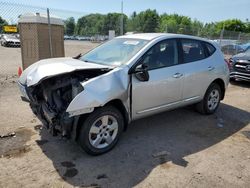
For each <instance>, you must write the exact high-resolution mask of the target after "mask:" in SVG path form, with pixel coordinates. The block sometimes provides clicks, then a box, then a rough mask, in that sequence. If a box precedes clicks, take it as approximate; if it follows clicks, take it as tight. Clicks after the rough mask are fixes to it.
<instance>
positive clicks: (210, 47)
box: [205, 42, 216, 56]
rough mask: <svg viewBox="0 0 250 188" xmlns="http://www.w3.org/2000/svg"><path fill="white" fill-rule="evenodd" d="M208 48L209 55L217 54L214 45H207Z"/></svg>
mask: <svg viewBox="0 0 250 188" xmlns="http://www.w3.org/2000/svg"><path fill="white" fill-rule="evenodd" d="M205 45H206V47H207V51H208V55H209V56H210V55H212V54H213V53H214V52H215V50H216V49H215V47H214V46H213V45H212V44H209V43H207V42H206V43H205Z"/></svg>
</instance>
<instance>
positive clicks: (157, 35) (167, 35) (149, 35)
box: [117, 33, 211, 42]
mask: <svg viewBox="0 0 250 188" xmlns="http://www.w3.org/2000/svg"><path fill="white" fill-rule="evenodd" d="M117 38H127V39H142V40H154V39H156V38H187V39H196V40H202V41H206V42H211V41H209V40H206V39H204V38H200V37H196V36H191V35H182V34H173V33H137V34H131V35H123V36H120V37H117Z"/></svg>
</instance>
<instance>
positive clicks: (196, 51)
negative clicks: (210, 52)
mask: <svg viewBox="0 0 250 188" xmlns="http://www.w3.org/2000/svg"><path fill="white" fill-rule="evenodd" d="M181 44H182V50H183V63H189V62H194V61H199V60H202V59H205V58H206V56H205V52H204V49H203V46H202V44H201V42H200V41H198V40H191V39H182V40H181Z"/></svg>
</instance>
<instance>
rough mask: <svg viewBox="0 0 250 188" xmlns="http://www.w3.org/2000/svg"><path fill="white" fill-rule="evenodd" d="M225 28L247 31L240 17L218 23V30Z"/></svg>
mask: <svg viewBox="0 0 250 188" xmlns="http://www.w3.org/2000/svg"><path fill="white" fill-rule="evenodd" d="M223 28H224V29H225V30H228V31H237V32H246V31H247V27H246V25H245V23H244V22H242V21H241V20H238V19H232V20H225V21H221V22H217V23H216V29H217V30H222V29H223Z"/></svg>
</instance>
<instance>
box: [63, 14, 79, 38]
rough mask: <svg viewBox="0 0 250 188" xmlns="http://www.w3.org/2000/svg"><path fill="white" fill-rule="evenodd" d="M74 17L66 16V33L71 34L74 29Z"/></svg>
mask: <svg viewBox="0 0 250 188" xmlns="http://www.w3.org/2000/svg"><path fill="white" fill-rule="evenodd" d="M75 25H76V24H75V19H74V18H73V17H70V18H68V19H67V20H66V21H65V33H66V34H67V35H73V34H74V31H75Z"/></svg>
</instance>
